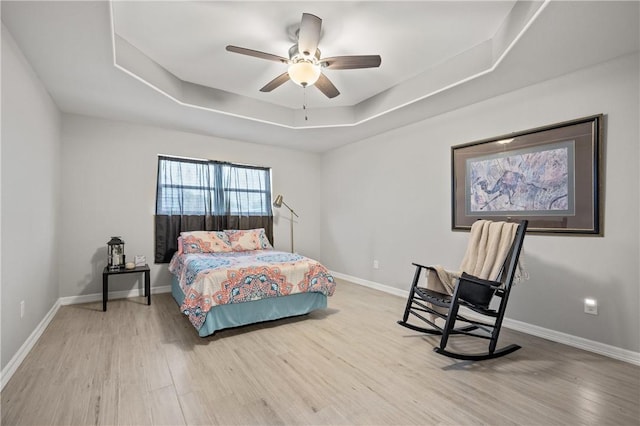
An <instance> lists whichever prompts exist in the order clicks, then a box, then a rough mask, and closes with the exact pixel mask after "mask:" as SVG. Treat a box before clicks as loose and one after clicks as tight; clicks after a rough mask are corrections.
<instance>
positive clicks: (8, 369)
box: [0, 299, 61, 390]
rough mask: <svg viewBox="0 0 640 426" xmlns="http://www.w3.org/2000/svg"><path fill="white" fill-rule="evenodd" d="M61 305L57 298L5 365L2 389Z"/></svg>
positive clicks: (1, 380)
mask: <svg viewBox="0 0 640 426" xmlns="http://www.w3.org/2000/svg"><path fill="white" fill-rule="evenodd" d="M60 306H61V305H60V299H58V300H56V303H54V304H53V306H52V307H51V309H49V312H47V314H46V315H45V316H44V318H42V321H40V323H39V324H38V326H37V327H36V328H35V330H33V332H32V333H31V334H30V335H29V337H27V340H25V342H24V343H23V344H22V346H20V349H18V352H16V354H15V355H14V356H13V357H12V358H11V359H10V360H9V362H8V363H7V365H5V367H4V368H3V369H2V372H1V373H0V376H1V379H0V382H1V387H0V390H2V389H4V387H5V385H6V384H7V383H9V380H11V377H13V374H14V373H15V372H16V370H17V369H18V367H20V364H22V362H23V361H24V359H25V358H26V357H27V355H28V354H29V352H30V351H31V349H33V347H34V346H35V344H36V342H37V341H38V339H39V338H40V336H42V333H44V330H46V328H47V327H48V326H49V323H50V322H51V320H52V319H53V317H54V316H55V315H56V312H58V309H60Z"/></svg>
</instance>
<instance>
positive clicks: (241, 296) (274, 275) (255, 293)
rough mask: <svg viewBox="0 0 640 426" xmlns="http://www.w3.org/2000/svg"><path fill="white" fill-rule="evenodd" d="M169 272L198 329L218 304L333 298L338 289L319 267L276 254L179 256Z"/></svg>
mask: <svg viewBox="0 0 640 426" xmlns="http://www.w3.org/2000/svg"><path fill="white" fill-rule="evenodd" d="M169 272H171V273H172V274H174V275H176V277H177V278H178V281H179V283H180V287H181V288H182V292H183V293H184V294H185V298H184V302H183V303H182V306H181V307H180V310H181V311H182V312H183V313H184V314H185V315H188V316H189V320H190V321H191V323H192V324H193V326H194V327H195V328H196V329H198V330H199V329H200V327H202V324H203V323H204V321H205V319H206V316H207V312H209V310H210V309H211V308H212V307H214V306H216V305H224V304H227V303H241V302H248V301H252V300H258V299H264V298H268V297H278V296H287V295H289V294H295V293H304V292H318V293H322V294H324V295H326V296H331V295H333V292H334V291H335V287H336V284H335V282H334V279H333V277H332V276H331V275H330V274H329V272H328V271H327V269H326V268H325V267H324V266H323V265H322V264H320V263H319V262H317V261H315V260H313V259H309V258H307V257H304V256H301V255H299V254H295V253H286V252H281V251H275V250H254V251H243V252H232V253H193V254H180V255H178V254H176V255H174V256H173V259H171V263H170V264H169Z"/></svg>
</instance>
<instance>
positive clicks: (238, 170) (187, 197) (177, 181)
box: [156, 156, 272, 216]
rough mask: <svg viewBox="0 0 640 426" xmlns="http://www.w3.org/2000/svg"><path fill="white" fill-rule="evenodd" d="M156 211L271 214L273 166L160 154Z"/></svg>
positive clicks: (162, 213)
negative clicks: (256, 165) (270, 167)
mask: <svg viewBox="0 0 640 426" xmlns="http://www.w3.org/2000/svg"><path fill="white" fill-rule="evenodd" d="M156 215H214V216H217V215H231V216H271V215H272V212H271V169H269V168H265V167H255V166H247V165H241V164H232V163H224V162H219V161H208V160H194V159H184V158H175V157H165V156H160V157H158V185H157V198H156Z"/></svg>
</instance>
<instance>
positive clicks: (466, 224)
mask: <svg viewBox="0 0 640 426" xmlns="http://www.w3.org/2000/svg"><path fill="white" fill-rule="evenodd" d="M603 119H604V116H603V114H599V115H593V116H589V117H584V118H580V119H576V120H571V121H566V122H562V123H557V124H552V125H549V126H544V127H539V128H536V129H530V130H525V131H522V132H515V133H511V134H508V135H502V136H498V137H495V138H490V139H483V140H479V141H475V142H470V143H466V144H462V145H456V146H453V147H451V227H452V229H453V230H469V229H471V225H472V224H473V222H475V221H476V220H479V219H487V220H494V221H513V222H516V221H518V222H519V221H521V220H524V219H526V220H528V221H529V226H528V228H527V231H528V232H540V233H566V234H595V235H602V226H601V211H600V210H601V209H600V200H601V194H600V192H601V187H600V185H601V176H600V171H601V164H600V163H601V149H602V143H603V141H602V132H603Z"/></svg>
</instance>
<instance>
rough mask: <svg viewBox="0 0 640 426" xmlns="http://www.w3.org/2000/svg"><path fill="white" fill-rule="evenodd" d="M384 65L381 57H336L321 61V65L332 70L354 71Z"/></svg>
mask: <svg viewBox="0 0 640 426" xmlns="http://www.w3.org/2000/svg"><path fill="white" fill-rule="evenodd" d="M381 63H382V58H381V57H380V55H359V56H334V57H331V58H324V59H321V60H320V64H321V65H322V66H323V67H325V68H330V69H332V70H352V69H356V68H376V67H379V66H380V64H381Z"/></svg>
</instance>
